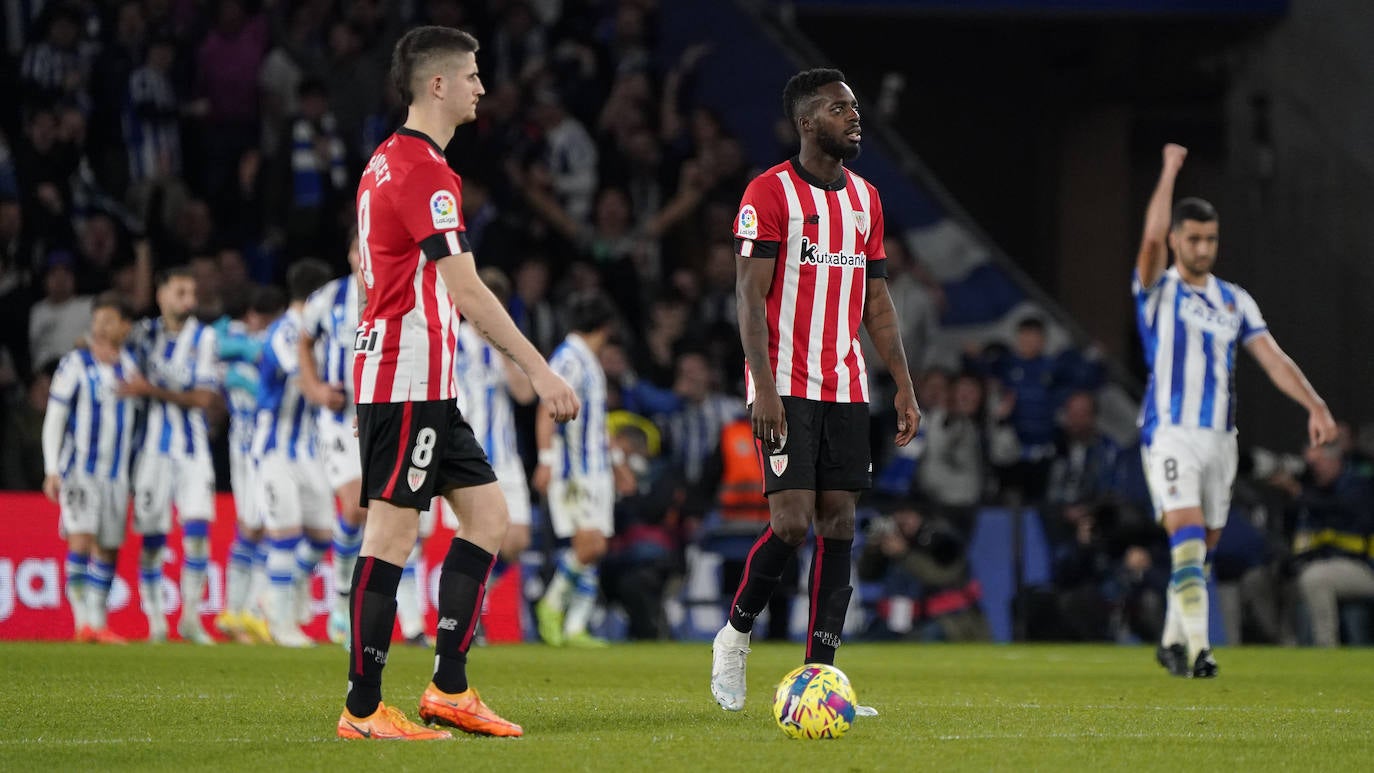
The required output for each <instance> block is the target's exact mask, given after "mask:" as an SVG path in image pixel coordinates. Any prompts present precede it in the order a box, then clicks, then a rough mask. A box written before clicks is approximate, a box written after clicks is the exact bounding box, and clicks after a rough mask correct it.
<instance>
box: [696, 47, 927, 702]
mask: <svg viewBox="0 0 1374 773" xmlns="http://www.w3.org/2000/svg"><path fill="white" fill-rule="evenodd" d="M783 108H784V110H785V111H786V112H787V118H788V120H790V121H792V123H793V125H794V126H795V127H796V129H797V133H798V134H799V135H800V136H801V153H800V154H799V155H797V156H796V157H794V158H792V159H789V160H787V161H784V162H783V163H781V164H778V165H777V166H775V167H773V168H772V169H769V170H768V171H766V172H764V173H763V174H761V175H759V176H758V177H756V178H755V179H754V180H753V181H752V182H751V183H749V187H748V188H747V189H745V191H744V198H743V200H742V201H741V202H740V210H739V215H738V216H737V217H736V218H735V234H734V235H735V243H736V251H737V253H738V256H739V257H738V258H737V265H738V283H739V289H738V297H739V322H740V339H741V341H742V342H743V344H744V354H745V359H746V364H747V371H746V384H747V391H748V402H749V405H750V411H751V413H752V418H753V424H754V436H755V438H756V442H757V443H758V445H759V453H760V455H762V456H764V457H766V458H765V459H764V461H765V464H764V465H763V467H764V473H763V474H764V493H765V494H767V495H768V509H769V512H770V519H769V526H768V528H767V529H765V530H764V532H763V534H762V536H760V537H759V539H758V541H757V542H756V543H755V544H754V547H753V549H751V550H750V552H749V559H748V561H747V562H746V564H745V574H744V577H743V579H742V580H741V582H740V587H739V589H738V590H737V591H736V592H735V598H734V602H733V603H732V605H731V609H730V619H729V621H728V622H727V623H726V624H725V626H724V627H723V628H721V630H720V633H718V634H716V639H715V642H714V645H713V647H712V654H713V657H712V665H711V693H712V694H713V695H714V696H715V698H716V702H717V703H719V704H720V706H721V708H723V709H725V710H727V711H739V710H740V709H742V708H744V695H745V682H744V666H745V656H746V655H747V654H748V653H749V633H750V631H751V630H752V629H753V626H754V618H755V617H757V616H758V614H759V613H760V612H761V611H763V608H764V607H765V606H766V605H767V603H768V599H769V597H770V596H772V594H773V589H774V588H775V587H777V584H778V579H779V577H781V575H782V572H783V567H784V566H785V565H786V563H787V559H788V558H789V557H790V556H792V555H793V554H794V553H795V552H796V550H797V546H799V545H800V544H801V543H802V540H803V539H805V538H806V532H807V529H808V528H809V527H811V526H812V524H813V523H814V525H815V530H816V552H815V558H814V559H813V562H812V564H811V579H810V595H811V599H810V601H811V604H810V607H811V616H810V624H809V630H808V631H807V634H808V635H807V643H806V662H807V663H825V664H829V665H833V664H834V662H835V648H837V647H838V646H839V645H840V634H841V632H842V631H843V629H844V619H845V612H846V610H847V608H848V606H849V597H850V594H851V593H852V592H853V588H852V587H850V585H849V575H850V549H851V548H852V547H853V544H854V508H855V505H856V504H857V502H858V499H859V492H860V491H862V490H864V489H867V488H869V486H870V485H871V484H872V477H873V464H872V461H871V458H870V454H869V444H868V377H867V374H866V373H865V371H864V358H863V353H862V350H861V349H860V347H859V327H860V326H861V325H862V326H863V327H864V328H866V329H867V330H868V334H869V336H870V337H872V339H873V342H874V344H875V345H876V347H877V350H878V352H879V353H881V355H882V357H883V360H884V362H885V363H886V364H887V367H888V370H889V371H890V372H891V373H892V375H893V377H894V378H895V379H896V381H897V397H896V408H897V438H896V440H897V445H899V446H904V445H906V444H907V443H909V442H911V439H912V438H913V437H915V435H916V427H917V424H918V423H919V422H920V417H921V413H920V410H919V409H918V408H917V406H916V393H915V390H914V388H913V387H912V383H911V373H910V371H909V370H908V368H907V361H906V353H905V352H904V351H903V350H902V339H901V335H900V334H899V332H898V324H897V322H898V321H897V314H896V311H895V310H894V309H893V306H892V298H891V296H889V295H888V292H887V262H886V257H887V256H886V254H885V253H884V252H883V207H882V202H881V201H880V200H879V199H878V191H877V189H875V188H874V187H873V186H872V185H870V184H869V183H868V181H866V180H864V179H863V178H862V177H859V176H858V175H856V174H854V173H853V172H851V171H849V170H848V169H846V168H845V166H844V162H845V161H848V160H851V159H853V158H855V157H856V156H858V155H859V139H860V134H861V129H860V126H859V103H858V102H857V101H856V100H855V99H854V92H852V91H850V89H849V86H847V85H846V84H845V82H844V75H843V74H842V73H841V72H839V71H838V70H807V71H804V72H801V73H798V74H797V75H795V76H793V78H792V79H791V80H790V81H788V83H787V87H786V88H785V89H784V90H783ZM865 711H868V710H865Z"/></svg>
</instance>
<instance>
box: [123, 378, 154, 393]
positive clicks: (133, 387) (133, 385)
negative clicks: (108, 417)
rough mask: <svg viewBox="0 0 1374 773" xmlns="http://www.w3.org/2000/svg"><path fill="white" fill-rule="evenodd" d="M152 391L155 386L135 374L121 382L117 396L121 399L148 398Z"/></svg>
mask: <svg viewBox="0 0 1374 773" xmlns="http://www.w3.org/2000/svg"><path fill="white" fill-rule="evenodd" d="M152 389H153V385H152V384H149V383H148V379H146V378H144V377H143V376H142V375H140V374H134V375H133V376H130V377H129V378H128V379H127V380H125V381H121V382H120V384H119V387H118V388H117V389H115V394H117V395H119V396H120V397H147V396H148V394H149V393H150V392H151V391H152Z"/></svg>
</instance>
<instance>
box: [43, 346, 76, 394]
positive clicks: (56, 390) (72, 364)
mask: <svg viewBox="0 0 1374 773" xmlns="http://www.w3.org/2000/svg"><path fill="white" fill-rule="evenodd" d="M79 359H80V358H78V357H77V356H76V355H75V353H74V352H73V353H69V354H67V355H66V356H64V357H63V358H62V359H61V360H60V361H58V363H57V370H56V371H55V372H54V373H53V375H52V383H51V385H50V386H49V387H48V400H49V401H50V402H51V401H53V400H56V401H57V402H59V403H61V404H63V405H71V403H72V400H74V399H75V398H76V390H77V389H78V388H79V387H80V386H81V363H80V361H79Z"/></svg>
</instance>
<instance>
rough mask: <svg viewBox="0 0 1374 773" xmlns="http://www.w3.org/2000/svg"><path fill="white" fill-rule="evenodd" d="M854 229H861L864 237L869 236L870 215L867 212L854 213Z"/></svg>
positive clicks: (860, 231)
mask: <svg viewBox="0 0 1374 773" xmlns="http://www.w3.org/2000/svg"><path fill="white" fill-rule="evenodd" d="M854 227H855V228H857V229H859V233H861V234H863V235H865V236H867V235H868V213H867V212H855V213H854Z"/></svg>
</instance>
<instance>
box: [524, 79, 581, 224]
mask: <svg viewBox="0 0 1374 773" xmlns="http://www.w3.org/2000/svg"><path fill="white" fill-rule="evenodd" d="M533 115H534V120H535V122H536V123H537V124H538V125H539V127H540V129H542V130H543V133H544V155H543V167H544V169H546V170H548V176H549V185H550V187H551V189H552V193H553V196H554V198H555V200H556V201H557V202H558V205H559V207H561V208H562V209H563V211H565V212H566V213H567V215H568V217H569V218H571V219H572V221H573V222H575V223H587V222H590V220H591V214H592V203H593V200H594V198H595V196H596V186H597V173H596V169H597V151H596V143H594V142H592V137H591V135H590V134H588V133H587V129H586V127H585V126H583V125H582V123H581V122H580V121H578V120H577V119H576V118H575V117H573V116H572V115H571V114H569V113H568V111H566V110H564V109H563V101H562V99H560V98H559V96H558V95H557V94H556V93H554V92H553V91H551V90H547V89H545V90H542V91H540V92H538V93H537V94H535V96H534V113H533Z"/></svg>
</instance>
